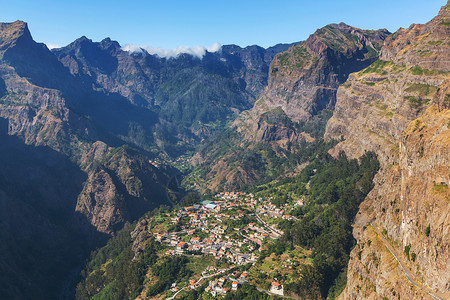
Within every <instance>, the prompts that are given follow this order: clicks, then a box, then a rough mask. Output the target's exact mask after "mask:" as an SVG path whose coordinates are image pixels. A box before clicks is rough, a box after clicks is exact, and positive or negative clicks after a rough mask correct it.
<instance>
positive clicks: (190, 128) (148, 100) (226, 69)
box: [53, 37, 290, 155]
mask: <svg viewBox="0 0 450 300" xmlns="http://www.w3.org/2000/svg"><path fill="white" fill-rule="evenodd" d="M289 46H290V45H277V46H274V47H271V48H268V49H264V48H261V47H259V46H249V47H246V48H241V47H238V46H235V45H226V46H223V47H222V48H221V50H220V51H218V52H214V53H210V52H206V53H205V55H204V56H203V57H202V58H197V57H194V56H192V55H188V54H181V55H179V56H177V57H173V58H161V57H159V56H157V55H150V54H149V53H148V52H147V51H146V50H144V49H141V52H128V51H124V50H122V48H121V47H120V45H119V43H117V42H115V41H111V40H110V39H109V38H107V39H104V40H103V41H101V42H99V43H96V42H92V41H91V40H89V39H87V38H86V37H81V38H79V39H77V40H76V41H74V42H73V43H71V44H70V45H68V46H66V47H64V48H60V49H54V50H53V52H54V53H55V55H56V56H57V57H58V59H59V60H60V61H61V62H62V64H63V65H64V66H66V67H67V68H68V69H69V70H70V73H71V74H72V75H74V76H75V77H77V78H79V79H80V80H82V81H83V82H85V83H89V84H90V85H92V86H93V87H94V89H95V90H98V91H102V92H105V93H117V94H120V95H121V96H123V97H125V98H126V99H127V100H128V101H129V102H130V103H131V104H133V105H135V106H138V107H146V108H148V109H150V110H151V111H153V112H155V113H157V116H158V117H157V118H158V122H157V124H153V125H152V126H150V130H149V128H147V126H141V127H139V128H138V131H142V132H143V133H144V135H145V142H144V141H142V140H139V139H138V138H136V137H133V136H130V137H129V140H128V141H131V142H133V143H135V144H136V145H137V146H139V147H143V148H146V149H147V150H151V149H152V146H153V147H154V146H155V144H156V145H158V147H159V148H160V150H164V151H166V152H167V153H169V154H170V155H174V154H175V155H177V154H178V155H179V154H182V153H181V152H182V151H183V147H180V143H181V144H183V145H185V146H188V147H189V146H190V147H191V148H192V147H193V145H192V143H193V142H194V141H198V140H199V139H202V138H206V137H208V136H210V135H211V134H212V133H213V132H216V131H217V130H218V129H221V128H222V127H223V125H224V124H225V122H226V120H227V119H228V118H232V117H233V116H234V115H235V114H236V113H238V112H240V111H242V110H245V109H248V108H250V107H251V105H252V104H253V103H254V101H255V98H256V97H258V95H259V94H260V93H261V91H262V89H263V88H264V86H265V85H266V84H267V77H268V68H269V64H270V61H271V60H272V58H273V56H274V55H275V54H276V53H278V52H279V51H283V50H285V49H287V48H288V47H289ZM149 141H150V142H149ZM146 143H147V144H146ZM177 144H178V146H177ZM186 144H187V145H186ZM160 150H159V151H160ZM180 151H181V152H180Z"/></svg>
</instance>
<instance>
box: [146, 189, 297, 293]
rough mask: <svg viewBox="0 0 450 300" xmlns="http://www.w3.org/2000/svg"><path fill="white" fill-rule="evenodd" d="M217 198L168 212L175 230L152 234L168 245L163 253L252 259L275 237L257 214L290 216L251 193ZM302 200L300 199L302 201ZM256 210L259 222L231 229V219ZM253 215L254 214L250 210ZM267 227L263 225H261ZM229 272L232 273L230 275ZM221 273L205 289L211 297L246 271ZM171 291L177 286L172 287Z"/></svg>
mask: <svg viewBox="0 0 450 300" xmlns="http://www.w3.org/2000/svg"><path fill="white" fill-rule="evenodd" d="M215 198H216V199H217V200H213V201H203V202H201V203H199V204H196V205H192V206H189V207H184V208H181V209H179V210H178V211H176V212H174V213H172V214H167V216H168V217H169V218H170V222H171V223H172V224H174V225H177V227H178V229H177V231H175V232H160V233H154V235H155V240H156V241H158V242H161V243H165V244H167V245H168V246H171V247H170V249H169V250H167V251H166V252H165V254H166V255H212V256H213V257H215V258H216V259H225V260H226V261H228V262H229V263H231V264H234V265H244V264H247V263H251V262H255V261H256V260H257V253H258V252H259V251H263V250H264V249H263V247H262V242H263V241H264V240H265V239H268V238H277V237H278V236H275V235H274V234H273V232H271V230H270V228H268V229H266V228H267V224H265V222H263V221H262V220H261V219H260V218H259V217H258V215H271V216H276V217H277V218H278V217H280V218H283V219H284V218H290V216H289V215H286V214H284V213H285V210H287V209H288V207H283V208H278V207H276V206H275V205H273V204H272V203H271V202H270V200H267V199H262V198H258V199H257V198H256V197H254V195H253V194H245V193H242V192H237V193H236V192H223V193H220V194H217V195H216V196H215ZM302 203H303V202H302ZM249 211H250V212H255V213H257V214H258V215H256V218H257V220H258V222H262V225H260V224H259V223H258V224H256V223H249V224H245V225H244V226H241V228H231V227H234V226H226V224H228V225H230V224H232V222H231V223H230V222H227V220H239V219H242V218H244V217H245V216H246V215H249ZM250 214H254V213H250ZM264 227H266V228H264ZM215 271H217V269H216V268H215V267H208V268H207V269H206V270H205V271H204V272H203V273H202V276H206V275H208V274H210V272H215ZM230 275H231V276H230ZM230 275H224V276H223V277H221V278H218V279H214V280H211V281H210V282H209V286H208V287H207V289H206V291H207V292H210V293H211V295H212V296H216V295H221V294H222V295H223V294H226V293H228V292H229V291H232V290H236V289H238V287H239V286H240V285H241V284H242V283H243V282H245V281H247V276H248V275H247V273H246V272H244V273H242V274H235V273H233V274H230ZM198 286H199V282H197V281H196V280H191V281H190V282H189V287H190V288H192V289H196V288H198ZM172 289H173V291H176V290H177V288H176V287H175V286H174V287H172ZM271 292H273V293H276V294H280V295H282V294H283V288H282V286H281V285H280V284H279V283H277V282H274V283H272V286H271Z"/></svg>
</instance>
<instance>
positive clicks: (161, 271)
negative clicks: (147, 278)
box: [147, 256, 192, 297]
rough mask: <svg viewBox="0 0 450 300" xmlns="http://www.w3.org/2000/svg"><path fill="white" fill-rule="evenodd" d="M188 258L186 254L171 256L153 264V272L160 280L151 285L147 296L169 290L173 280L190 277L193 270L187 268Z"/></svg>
mask: <svg viewBox="0 0 450 300" xmlns="http://www.w3.org/2000/svg"><path fill="white" fill-rule="evenodd" d="M187 263H188V259H187V258H186V257H184V256H181V257H169V258H166V259H164V261H163V262H162V263H161V264H160V263H158V264H154V265H153V266H152V274H153V275H155V276H157V277H158V282H157V283H155V284H154V285H152V286H150V287H149V289H148V291H147V296H148V297H150V296H155V295H158V294H159V293H162V292H164V291H165V290H167V289H168V288H169V287H170V285H171V284H172V283H173V282H176V281H182V280H186V279H187V278H189V276H190V275H191V274H192V271H190V270H189V269H187V268H186V264H187Z"/></svg>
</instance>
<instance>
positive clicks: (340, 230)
mask: <svg viewBox="0 0 450 300" xmlns="http://www.w3.org/2000/svg"><path fill="white" fill-rule="evenodd" d="M319 157H320V156H319ZM319 157H318V158H316V159H314V160H313V161H312V162H310V164H309V165H308V166H307V167H306V168H305V169H304V170H303V171H302V172H301V174H300V175H298V176H297V177H295V178H289V179H288V178H286V179H283V180H280V181H278V182H274V183H271V184H268V185H265V186H261V187H259V189H260V190H259V191H257V195H263V194H265V193H266V190H265V188H266V189H267V191H268V193H269V194H270V193H272V192H273V193H274V195H275V199H279V198H280V197H279V196H282V195H283V194H288V195H295V196H298V195H300V194H307V195H308V198H307V202H306V204H305V206H304V207H303V208H300V209H298V210H295V211H292V212H291V213H292V214H295V215H297V217H298V218H300V221H297V222H294V221H286V222H282V223H280V224H281V228H282V230H283V231H284V236H283V237H282V239H281V240H280V241H279V242H277V243H275V244H274V245H272V246H268V249H267V251H266V253H264V254H263V255H261V259H264V257H266V256H268V255H270V253H276V254H277V255H280V254H281V253H283V252H285V251H287V250H289V249H292V247H293V246H294V245H300V246H302V247H305V248H308V249H311V250H312V251H313V252H312V256H311V257H312V261H311V262H312V264H311V265H308V264H307V265H304V266H303V267H302V269H301V272H300V273H301V276H300V278H301V280H299V281H295V282H293V283H291V284H289V285H287V289H288V290H290V291H292V292H294V293H296V294H298V295H300V296H301V297H304V298H307V299H316V298H317V297H330V298H332V299H334V298H335V297H336V296H337V295H339V294H340V292H341V291H342V289H343V288H344V287H345V284H346V275H345V272H346V269H347V264H348V260H349V253H350V250H351V249H352V247H353V246H354V245H355V241H354V239H353V236H352V232H351V223H352V222H353V219H354V217H355V215H356V212H357V210H358V205H359V204H360V203H361V202H362V200H363V199H364V198H365V196H366V195H367V193H368V192H369V191H370V190H371V189H372V179H373V176H374V175H375V173H376V172H377V171H378V168H379V163H378V161H377V159H376V157H375V155H374V154H373V153H366V154H365V155H363V156H362V157H361V158H360V160H359V161H358V160H349V159H347V157H346V156H345V155H344V154H343V153H341V154H340V155H339V157H338V159H333V158H331V157H330V156H329V155H324V156H321V157H320V158H319ZM307 184H308V185H309V189H306V188H305V186H306V185H307ZM280 191H281V192H280ZM278 192H280V193H279V195H278ZM282 200H283V198H282V197H281V200H280V201H282ZM284 200H285V199H284Z"/></svg>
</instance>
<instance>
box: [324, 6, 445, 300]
mask: <svg viewBox="0 0 450 300" xmlns="http://www.w3.org/2000/svg"><path fill="white" fill-rule="evenodd" d="M449 17H450V5H449V4H447V5H446V6H444V7H442V9H441V10H440V12H439V14H438V16H437V17H435V18H434V19H433V20H431V21H430V22H428V23H427V24H425V25H412V26H411V27H410V28H409V29H400V30H399V31H397V33H395V34H394V35H392V36H390V37H388V38H387V39H386V41H385V45H384V46H383V48H382V50H381V56H380V60H379V61H377V62H375V63H374V64H372V65H371V66H369V67H368V68H366V69H364V70H362V71H360V72H358V73H353V74H351V75H350V76H349V79H348V80H347V82H346V83H345V84H343V85H342V86H341V87H340V88H339V89H338V92H337V103H336V109H335V113H334V115H333V117H332V118H331V119H330V120H329V122H328V124H327V128H326V134H325V137H326V138H340V137H343V138H344V141H342V142H341V143H339V144H338V145H337V146H336V147H335V148H334V149H333V151H332V153H334V154H337V153H338V152H339V151H341V150H343V151H345V152H346V153H347V155H348V156H350V157H359V156H360V155H361V154H362V153H364V151H374V152H376V153H377V154H378V158H379V160H380V163H381V166H382V169H381V171H380V172H379V173H378V174H377V176H376V178H375V187H374V189H373V190H372V191H371V193H370V194H369V195H368V197H367V198H366V200H365V201H364V202H363V203H362V205H361V207H360V210H359V213H358V215H357V217H356V220H355V227H354V236H355V238H356V239H357V241H358V244H357V246H356V247H355V249H354V250H353V251H352V253H351V260H350V264H349V268H348V279H347V288H346V289H345V291H344V293H343V294H342V295H341V298H344V299H375V298H378V297H380V296H382V297H386V298H389V299H397V298H399V299H418V298H431V296H430V295H435V296H437V297H440V298H442V299H447V297H448V296H449V295H450V285H449V282H450V277H449V274H450V270H449V266H450V248H449V243H448V241H449V240H450V236H449V234H450V231H449V229H450V219H449V217H448V215H449V212H450V205H449V199H450V192H449V189H448V186H449V184H450V178H449V176H450V152H449V151H450V148H449V147H450V110H449V109H450V103H449V97H450V89H449V82H450V75H449V74H450V73H449V71H450V62H449V60H448V58H449V54H450V46H449V45H450V43H449V41H450V27H449V25H448V18H449ZM381 235H383V236H385V237H386V239H383V237H382V236H381ZM386 243H389V244H390V245H391V246H392V248H393V251H394V252H395V253H397V257H398V259H399V260H400V261H401V262H402V263H400V264H399V262H398V261H397V260H396V259H395V258H394V256H393V255H392V254H391V252H389V251H388V250H387V248H386V246H385V244H386ZM402 264H403V265H406V267H402ZM404 269H406V273H408V276H409V277H410V279H411V280H409V279H408V278H407V277H406V276H405V270H404ZM413 281H415V282H416V283H417V284H416V285H415V284H414V283H413Z"/></svg>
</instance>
